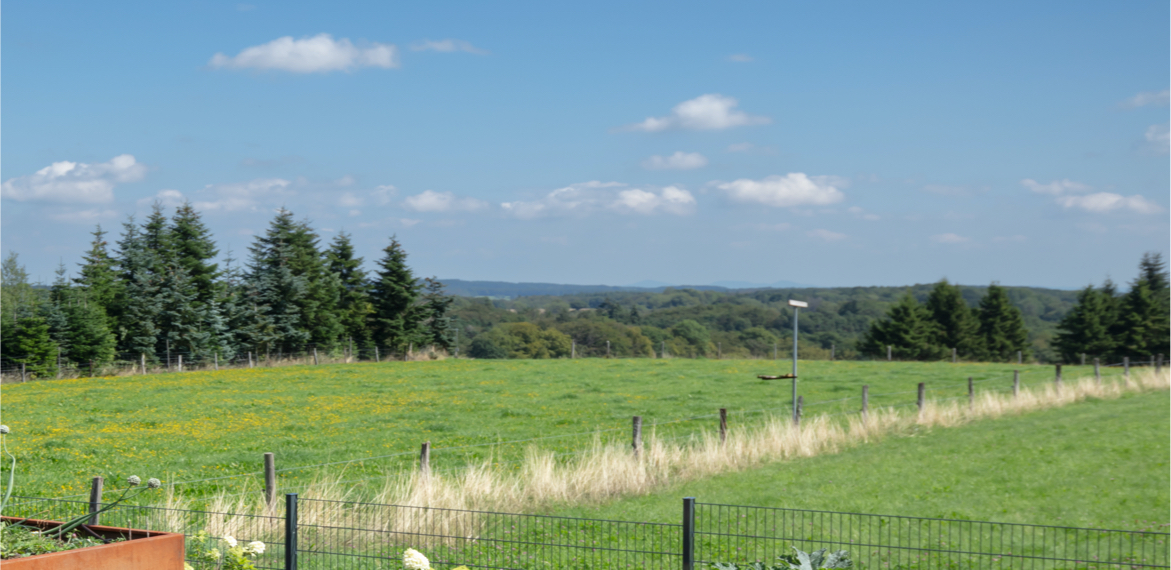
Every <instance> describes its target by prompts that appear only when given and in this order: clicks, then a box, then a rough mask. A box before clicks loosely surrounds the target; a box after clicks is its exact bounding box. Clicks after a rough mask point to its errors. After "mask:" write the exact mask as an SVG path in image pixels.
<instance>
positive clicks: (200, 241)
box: [170, 202, 220, 306]
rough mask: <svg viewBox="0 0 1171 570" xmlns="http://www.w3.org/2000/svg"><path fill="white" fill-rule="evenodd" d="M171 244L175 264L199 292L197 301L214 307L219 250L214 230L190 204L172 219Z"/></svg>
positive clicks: (187, 203)
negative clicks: (214, 239) (216, 262)
mask: <svg viewBox="0 0 1171 570" xmlns="http://www.w3.org/2000/svg"><path fill="white" fill-rule="evenodd" d="M170 241H171V244H172V249H173V251H174V256H175V262H176V263H177V264H178V266H179V267H182V268H183V270H184V271H185V272H186V273H187V277H188V279H190V281H191V285H192V287H194V288H195V301H196V302H197V303H199V304H200V305H205V306H206V305H210V304H212V303H214V302H215V299H216V297H217V291H216V287H217V283H216V280H217V279H218V278H219V276H220V271H219V266H218V265H217V264H215V263H212V260H214V259H215V257H216V255H218V254H219V250H217V249H216V245H215V241H213V240H212V236H211V230H209V229H208V228H207V226H206V225H204V223H203V219H202V217H201V216H200V215H199V212H198V211H196V210H195V208H194V207H193V206H192V205H191V203H190V202H184V203H183V204H182V205H181V206H179V207H178V208H177V209H176V210H175V215H174V217H172V218H171V227H170Z"/></svg>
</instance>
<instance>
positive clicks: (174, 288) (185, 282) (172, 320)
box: [155, 264, 212, 362]
mask: <svg viewBox="0 0 1171 570" xmlns="http://www.w3.org/2000/svg"><path fill="white" fill-rule="evenodd" d="M158 291H159V294H158V301H159V313H158V321H157V322H158V328H159V332H160V334H159V337H158V340H157V341H156V344H155V353H156V354H160V353H162V352H163V351H167V352H172V353H178V354H184V353H186V354H187V358H188V362H195V361H196V360H197V359H200V358H202V357H210V356H211V355H210V352H211V345H212V339H211V336H210V334H208V332H207V331H205V330H204V325H205V322H204V320H205V312H206V311H207V309H208V307H207V306H206V305H202V304H200V303H198V301H197V299H196V296H197V295H198V289H197V288H196V287H195V284H194V283H193V282H192V280H191V278H190V277H189V276H188V275H187V270H186V269H184V268H183V266H181V265H178V264H176V266H174V267H172V268H170V269H167V270H165V273H164V274H163V275H162V276H161V279H160V280H159V287H158ZM168 349H169V350H168Z"/></svg>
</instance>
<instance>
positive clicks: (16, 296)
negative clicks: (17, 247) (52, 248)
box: [0, 251, 40, 332]
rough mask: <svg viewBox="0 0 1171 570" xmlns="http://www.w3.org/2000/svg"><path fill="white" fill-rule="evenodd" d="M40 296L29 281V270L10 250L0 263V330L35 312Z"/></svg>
mask: <svg viewBox="0 0 1171 570" xmlns="http://www.w3.org/2000/svg"><path fill="white" fill-rule="evenodd" d="M39 305H40V296H39V295H38V294H37V292H36V291H35V290H34V289H33V287H32V285H31V284H29V282H28V272H27V271H25V268H24V266H23V265H21V264H20V260H19V259H18V256H17V255H16V252H14V251H10V252H8V256H7V257H5V258H4V263H3V264H2V265H0V332H3V328H2V327H3V326H4V325H9V324H15V323H16V321H17V320H19V319H20V318H22V317H25V316H28V315H32V314H35V313H36V311H37V307H38V306H39Z"/></svg>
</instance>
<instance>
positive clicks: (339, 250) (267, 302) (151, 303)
mask: <svg viewBox="0 0 1171 570" xmlns="http://www.w3.org/2000/svg"><path fill="white" fill-rule="evenodd" d="M92 235H93V240H92V242H91V243H90V248H89V250H88V251H87V252H86V253H85V255H84V256H83V259H82V263H80V264H79V265H80V268H79V270H78V272H77V276H76V277H73V278H69V276H68V271H67V269H66V267H65V266H64V264H62V265H61V266H60V267H59V268H58V270H57V275H56V279H55V281H54V282H53V283H52V285H51V286H50V287H48V288H47V289H46V288H43V287H34V286H33V285H32V284H30V283H29V281H28V275H27V272H26V271H25V270H24V268H23V266H21V264H20V262H19V259H18V256H17V254H16V253H14V252H12V253H10V254H9V255H8V256H7V257H6V258H5V260H4V262H3V265H2V267H0V273H2V275H0V280H2V281H0V294H2V295H3V299H2V300H0V323H2V325H0V352H2V353H3V358H4V360H6V361H8V362H10V363H17V364H24V365H25V366H26V367H27V369H28V370H29V372H31V373H32V374H34V375H36V376H39V377H46V376H54V375H56V373H57V363H58V356H59V355H60V358H61V359H64V360H68V361H72V362H76V363H84V364H87V365H88V364H89V363H91V362H93V363H96V364H102V363H107V362H110V361H112V360H114V359H115V358H116V357H117V356H118V355H122V356H124V357H125V358H128V359H134V360H138V359H139V358H141V357H143V356H145V358H146V359H147V360H148V361H149V362H151V363H155V362H160V361H167V362H169V361H170V356H171V355H172V354H183V355H186V358H188V359H189V361H190V360H197V361H199V360H202V361H207V360H210V359H212V358H213V357H218V358H221V359H229V360H230V359H233V358H236V357H239V356H241V355H243V354H244V353H245V352H251V353H253V354H255V355H261V354H272V353H292V352H296V351H301V350H305V349H306V348H308V347H317V348H319V349H322V350H326V351H336V350H340V349H342V348H343V347H348V346H350V345H351V344H352V346H355V347H357V348H372V347H375V346H379V347H383V348H384V349H386V350H387V354H388V356H389V355H390V354H403V353H405V352H406V351H407V349H408V348H409V347H410V346H411V345H414V346H436V347H438V348H442V349H448V348H451V346H452V339H451V337H452V331H451V329H450V325H449V317H448V315H447V313H448V310H449V308H450V306H451V304H452V298H451V297H449V296H447V295H445V294H444V293H443V284H442V283H440V282H439V281H438V280H437V279H435V278H433V277H431V278H426V279H418V278H416V277H415V276H414V274H413V272H412V271H411V269H410V267H408V266H407V254H406V252H405V251H404V250H403V248H402V245H401V244H400V243H399V242H398V240H397V239H396V238H395V237H393V236H392V237H391V238H390V243H389V245H387V246H386V248H384V249H383V250H382V257H381V258H380V259H379V260H378V262H377V265H376V269H375V271H374V272H373V273H372V274H367V272H366V271H365V270H363V268H362V264H363V259H362V258H361V257H355V254H354V247H353V244H352V242H351V238H350V236H349V235H348V234H346V233H345V232H340V233H338V234H337V235H336V236H335V237H334V238H333V240H332V241H331V242H330V243H329V244H328V246H324V247H323V246H322V244H321V238H320V236H319V234H318V233H317V232H316V231H315V230H314V229H313V228H312V227H311V225H310V222H309V221H308V220H296V219H295V218H294V215H293V213H292V212H290V211H288V210H285V209H281V210H279V211H278V212H277V213H276V215H275V217H274V218H273V219H272V221H271V222H270V223H269V226H268V228H267V230H266V231H265V232H264V234H262V235H258V236H256V237H255V238H254V240H253V243H252V245H251V246H250V247H249V250H248V258H247V260H246V261H245V262H244V263H243V264H239V263H237V260H236V259H234V258H232V256H231V254H230V253H229V254H228V255H227V256H226V257H225V258H224V259H223V266H222V267H221V266H220V264H219V263H217V259H218V257H219V250H218V248H217V246H216V244H215V241H214V240H213V237H212V234H211V231H210V230H209V229H208V228H207V226H206V225H205V224H204V222H203V220H202V218H201V216H200V214H199V212H197V211H196V210H195V208H193V207H192V206H191V205H190V204H183V205H180V206H178V207H177V208H176V209H175V212H174V214H173V215H172V216H170V217H168V216H167V214H166V213H165V212H164V210H163V208H162V207H161V206H159V205H155V207H154V208H153V211H152V212H151V214H150V215H149V216H147V218H146V220H145V221H144V222H143V223H141V224H139V223H137V222H136V221H135V220H134V218H133V217H131V218H130V219H128V220H127V221H126V222H125V223H124V224H122V233H121V235H120V237H119V239H118V241H117V242H116V244H114V246H113V247H111V246H110V245H109V244H108V242H107V240H106V235H107V232H106V231H104V230H103V229H102V228H101V226H98V227H97V228H96V230H95V231H94V232H93V234H92Z"/></svg>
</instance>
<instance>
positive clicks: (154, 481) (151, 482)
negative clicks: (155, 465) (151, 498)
mask: <svg viewBox="0 0 1171 570" xmlns="http://www.w3.org/2000/svg"><path fill="white" fill-rule="evenodd" d="M146 486H147V487H150V488H151V489H158V488H159V487H162V486H163V482H162V481H159V480H158V479H155V478H154V477H151V478H150V479H147V480H146Z"/></svg>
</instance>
